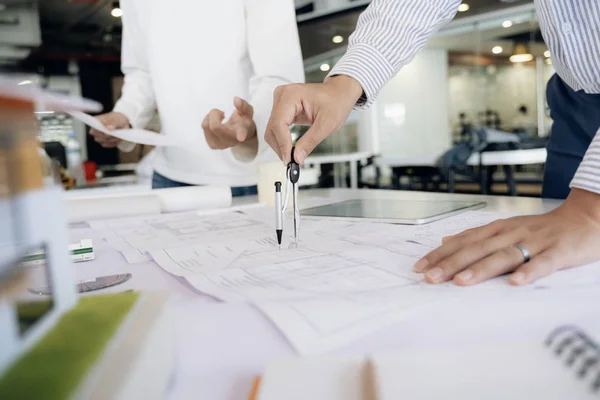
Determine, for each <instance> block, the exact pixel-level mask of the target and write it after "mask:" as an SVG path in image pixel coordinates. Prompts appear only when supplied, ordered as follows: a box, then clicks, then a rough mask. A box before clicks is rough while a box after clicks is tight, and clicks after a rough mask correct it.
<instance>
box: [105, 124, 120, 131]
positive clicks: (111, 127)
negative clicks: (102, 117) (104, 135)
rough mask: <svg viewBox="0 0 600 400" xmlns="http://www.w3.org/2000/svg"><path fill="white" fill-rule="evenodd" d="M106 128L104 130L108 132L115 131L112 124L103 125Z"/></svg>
mask: <svg viewBox="0 0 600 400" xmlns="http://www.w3.org/2000/svg"><path fill="white" fill-rule="evenodd" d="M104 126H105V127H106V129H108V130H109V131H114V130H115V129H117V128H116V127H115V126H114V125H113V124H106V125H104Z"/></svg>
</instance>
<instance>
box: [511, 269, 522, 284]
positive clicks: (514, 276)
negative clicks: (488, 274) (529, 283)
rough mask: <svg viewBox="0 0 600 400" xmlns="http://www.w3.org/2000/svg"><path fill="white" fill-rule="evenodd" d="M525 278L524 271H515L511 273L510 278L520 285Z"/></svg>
mask: <svg viewBox="0 0 600 400" xmlns="http://www.w3.org/2000/svg"><path fill="white" fill-rule="evenodd" d="M525 278H526V277H525V274H524V273H522V272H515V273H514V274H512V275H511V277H510V280H511V281H512V282H513V283H515V284H517V285H522V284H523V283H525Z"/></svg>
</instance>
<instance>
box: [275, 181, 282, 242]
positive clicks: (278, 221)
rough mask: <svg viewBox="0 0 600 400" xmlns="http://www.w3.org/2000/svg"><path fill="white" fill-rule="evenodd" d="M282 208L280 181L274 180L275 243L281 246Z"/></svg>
mask: <svg viewBox="0 0 600 400" xmlns="http://www.w3.org/2000/svg"><path fill="white" fill-rule="evenodd" d="M282 213H283V209H282V208H281V182H275V232H277V243H279V246H281V237H282V236H283V215H281V214H282Z"/></svg>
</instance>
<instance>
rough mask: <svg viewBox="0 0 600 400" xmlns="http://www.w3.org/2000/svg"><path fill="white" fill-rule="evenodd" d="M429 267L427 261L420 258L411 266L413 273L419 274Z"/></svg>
mask: <svg viewBox="0 0 600 400" xmlns="http://www.w3.org/2000/svg"><path fill="white" fill-rule="evenodd" d="M428 266H429V261H427V260H426V259H424V258H422V259H420V260H419V261H418V262H417V263H416V264H415V265H414V266H413V271H415V272H421V271H423V270H424V269H425V268H427V267H428Z"/></svg>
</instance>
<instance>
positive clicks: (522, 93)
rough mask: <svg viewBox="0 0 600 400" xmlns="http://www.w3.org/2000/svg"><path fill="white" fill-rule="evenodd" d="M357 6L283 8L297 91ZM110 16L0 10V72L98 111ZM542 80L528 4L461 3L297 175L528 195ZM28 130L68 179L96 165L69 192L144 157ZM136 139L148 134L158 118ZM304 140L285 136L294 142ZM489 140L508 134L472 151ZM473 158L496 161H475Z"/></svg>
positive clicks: (96, 11)
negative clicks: (300, 66) (309, 171)
mask: <svg viewBox="0 0 600 400" xmlns="http://www.w3.org/2000/svg"><path fill="white" fill-rule="evenodd" d="M368 4H369V1H361V0H354V1H351V0H296V13H297V21H298V28H299V34H300V41H301V46H302V52H303V57H304V66H305V71H306V79H307V81H308V82H321V81H322V80H323V79H324V78H325V76H326V74H327V73H328V71H329V70H330V69H331V68H332V66H333V65H335V63H336V62H337V60H339V58H340V57H341V56H342V55H343V53H344V51H345V49H346V46H347V43H348V37H349V35H350V34H351V32H352V31H353V30H354V27H355V25H356V21H357V19H358V16H359V14H360V13H361V12H362V11H363V10H364V9H365V8H366V7H367V6H368ZM120 16H121V11H120V8H119V3H118V2H115V1H110V0H40V1H37V2H34V1H31V0H29V1H27V0H0V72H1V73H3V74H9V75H10V76H12V77H13V78H15V79H18V80H19V81H20V82H21V83H22V84H24V85H25V84H32V83H35V84H40V85H42V86H44V87H46V88H49V89H52V90H57V91H61V92H66V93H72V94H77V95H82V96H84V97H87V98H91V99H94V100H97V101H99V102H100V103H102V104H103V106H104V109H105V110H110V109H111V108H112V106H113V105H114V103H115V101H116V100H117V99H118V97H119V94H120V88H121V85H122V82H123V77H122V75H121V72H120V45H121V21H120ZM190 51H191V49H190ZM278 51H282V49H279V50H278ZM198 71H199V73H201V68H200V67H199V69H198ZM553 73H554V71H553V68H552V62H551V54H549V51H548V48H547V47H546V45H545V44H544V41H543V39H542V37H541V34H540V30H539V26H538V21H537V17H536V13H535V7H534V5H533V1H526V0H465V1H464V2H463V4H461V6H460V8H459V13H458V15H457V17H456V18H455V19H454V21H452V22H451V23H450V24H448V25H446V26H445V27H443V28H442V29H441V30H440V31H439V32H438V33H437V34H436V35H435V36H434V37H433V38H432V40H430V41H429V43H428V44H427V46H426V48H425V49H424V51H422V52H421V53H420V54H419V55H418V56H417V57H416V58H415V60H414V61H413V62H412V63H410V64H409V65H408V66H406V67H405V68H404V69H403V70H402V71H401V72H400V73H399V74H398V75H397V76H396V77H395V78H393V79H392V81H391V82H390V83H389V84H388V85H387V86H386V87H385V88H384V89H383V91H382V92H381V94H380V96H379V98H378V100H377V102H376V103H375V104H374V106H373V107H372V108H371V109H369V110H366V111H358V112H353V113H352V115H351V116H350V118H349V120H348V122H347V123H346V124H345V125H344V126H343V127H342V128H341V129H340V132H338V133H337V134H336V135H333V136H331V137H330V138H329V139H327V140H326V141H325V142H323V143H322V144H321V145H320V146H319V147H318V148H317V150H316V151H315V153H314V162H313V163H312V164H310V165H309V166H312V167H313V168H316V169H318V176H319V179H318V181H316V182H314V185H316V186H322V187H327V186H333V185H336V186H359V187H383V188H392V189H408V190H436V191H437V190H439V191H448V190H449V191H456V192H468V193H486V192H490V191H493V192H495V193H505V194H513V195H515V194H516V195H527V196H539V194H540V191H541V185H540V184H541V176H542V172H543V162H544V160H545V158H544V154H545V153H544V151H543V146H544V140H545V138H547V136H548V134H549V131H550V128H551V124H552V121H551V119H550V117H549V113H548V110H547V106H546V101H545V87H546V83H547V81H548V80H549V79H550V77H551V76H552V74H553ZM38 119H39V135H40V140H42V141H44V142H47V143H53V144H56V143H60V144H62V145H63V147H64V154H63V155H61V154H60V153H61V151H60V150H58V151H56V154H57V155H55V156H56V157H59V158H62V159H64V160H63V162H64V163H65V166H66V167H67V168H68V167H69V165H68V164H69V163H68V160H69V159H72V160H81V161H90V162H92V163H93V164H94V165H95V166H96V168H97V172H96V174H95V175H96V179H91V178H90V177H89V176H88V179H87V181H86V180H85V179H79V182H78V186H79V187H90V186H107V185H126V184H134V183H135V182H137V180H138V179H139V176H138V175H136V174H135V171H136V168H138V165H137V163H139V162H140V160H142V159H143V157H144V156H145V155H147V154H148V153H149V152H150V151H151V149H150V148H147V147H143V146H138V148H137V149H136V150H135V151H134V152H132V153H120V152H119V151H118V150H117V149H104V148H102V147H101V146H99V145H98V144H96V143H95V142H94V141H93V139H92V138H90V137H89V135H87V134H86V128H85V127H84V126H83V125H82V124H81V123H79V122H77V121H73V120H71V119H70V118H69V117H68V116H67V115H64V114H55V113H50V112H46V111H45V110H43V109H40V110H39V112H38ZM148 129H151V130H156V131H160V116H159V115H158V114H157V116H156V118H155V120H154V121H153V122H152V123H151V125H150V126H149V127H148ZM304 131H305V129H303V128H302V127H295V128H294V129H293V135H294V136H295V137H298V136H300V135H302V133H303V132H304ZM498 132H500V133H507V134H508V133H510V134H514V136H508V139H506V137H504V138H505V139H503V140H500V141H501V142H503V143H501V144H494V143H490V145H489V146H480V147H478V145H479V144H481V142H482V141H483V142H487V141H489V142H494V139H492V137H493V136H494V134H493V133H498ZM482 135H483V136H482ZM496 136H497V135H496ZM482 137H483V139H482ZM515 138H516V139H515ZM461 143H463V144H464V143H467V144H471V148H473V149H475V148H477V153H473V154H470V157H469V159H468V160H461V159H460V157H458V158H457V159H456V160H454V161H453V162H454V164H457V165H456V170H452V171H451V172H452V173H451V174H449V172H448V169H447V168H446V169H444V168H443V167H440V160H441V157H442V156H443V155H444V154H445V153H446V154H447V152H448V151H450V150H451V149H453V148H455V146H457V145H460V144H461ZM484 144H485V143H484ZM48 147H52V146H50V145H49V146H48ZM480 150H483V151H484V152H500V151H504V152H505V153H498V154H496V155H497V156H496V155H494V157H495V158H494V157H491V158H485V157H483V158H482V156H481V152H480ZM524 150H526V151H524ZM540 150H541V151H540ZM50 152H52V150H50ZM515 152H519V153H515ZM73 153H77V154H75V155H73ZM542 153H543V154H542ZM454 164H453V165H452V166H451V167H452V168H454V166H455V165H454ZM446 167H447V165H446ZM138 170H139V168H138ZM450 175H451V176H450Z"/></svg>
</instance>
